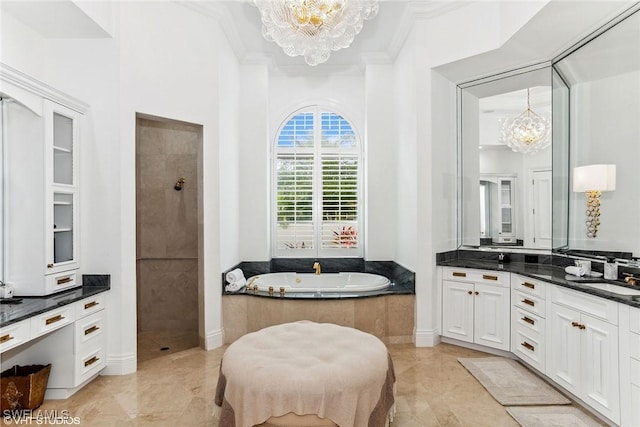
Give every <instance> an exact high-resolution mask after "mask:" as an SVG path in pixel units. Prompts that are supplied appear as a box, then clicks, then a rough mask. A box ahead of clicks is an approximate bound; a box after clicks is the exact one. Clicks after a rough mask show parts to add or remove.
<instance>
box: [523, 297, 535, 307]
mask: <svg viewBox="0 0 640 427" xmlns="http://www.w3.org/2000/svg"><path fill="white" fill-rule="evenodd" d="M522 302H523V303H525V304H527V305H530V306H531V307H535V305H536V303H535V302H533V301H531V300H530V299H526V298H525V299H523V300H522Z"/></svg>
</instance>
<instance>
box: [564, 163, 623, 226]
mask: <svg viewBox="0 0 640 427" xmlns="http://www.w3.org/2000/svg"><path fill="white" fill-rule="evenodd" d="M615 189H616V165H588V166H579V167H576V168H573V191H574V192H575V193H586V194H587V209H586V212H585V213H586V216H587V220H586V221H585V225H586V226H587V237H591V238H594V237H597V235H598V226H599V225H600V196H601V195H602V192H603V191H613V190H615Z"/></svg>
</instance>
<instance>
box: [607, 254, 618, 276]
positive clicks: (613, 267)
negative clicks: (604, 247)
mask: <svg viewBox="0 0 640 427" xmlns="http://www.w3.org/2000/svg"><path fill="white" fill-rule="evenodd" d="M604 278H605V279H608V280H616V279H618V263H617V262H616V259H615V258H614V257H608V258H607V262H605V263H604Z"/></svg>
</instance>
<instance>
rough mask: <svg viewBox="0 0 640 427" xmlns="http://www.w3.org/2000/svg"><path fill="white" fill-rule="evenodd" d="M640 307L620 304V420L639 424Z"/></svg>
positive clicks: (631, 424) (624, 424) (630, 425)
mask: <svg viewBox="0 0 640 427" xmlns="http://www.w3.org/2000/svg"><path fill="white" fill-rule="evenodd" d="M639 402H640V308H633V307H629V306H628V305H624V304H620V408H621V413H620V421H621V425H622V426H623V427H627V426H629V427H633V426H640V404H639Z"/></svg>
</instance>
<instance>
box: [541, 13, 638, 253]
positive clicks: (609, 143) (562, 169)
mask: <svg viewBox="0 0 640 427" xmlns="http://www.w3.org/2000/svg"><path fill="white" fill-rule="evenodd" d="M553 68H554V74H555V76H554V80H553V85H554V110H553V114H554V121H553V124H554V128H555V127H557V128H558V129H559V131H561V133H560V134H558V135H556V134H554V163H553V165H554V174H556V172H557V177H556V178H557V180H558V182H557V187H558V194H561V193H564V195H565V197H564V198H563V199H562V198H561V197H558V198H557V199H558V200H557V201H558V209H559V210H563V211H564V212H567V221H566V224H562V223H558V224H554V227H556V228H557V230H555V229H554V233H556V231H557V235H558V236H561V235H564V236H566V244H564V245H562V244H561V243H562V242H558V244H556V242H554V248H556V249H562V250H569V251H583V252H584V251H614V252H624V253H626V256H629V255H630V254H633V255H634V256H638V255H639V254H640V221H639V220H638V217H639V216H638V210H639V208H640V198H639V197H638V194H640V193H639V192H638V186H639V184H640V6H638V5H636V6H634V7H633V8H632V9H630V10H628V11H627V12H626V13H625V14H623V15H622V16H621V17H619V18H618V19H617V20H615V21H614V22H611V23H609V24H608V25H607V26H606V27H604V28H603V29H602V30H601V31H599V32H598V33H597V34H596V36H595V37H593V38H591V39H590V40H587V41H586V42H585V43H583V44H581V45H580V46H579V47H578V48H576V49H574V50H572V51H571V52H570V53H569V54H567V55H565V56H564V57H562V58H561V59H559V60H557V61H554V63H553ZM556 93H557V94H558V99H557V100H556V99H555V96H556ZM597 165H614V166H615V171H614V170H613V168H608V169H606V170H605V169H603V168H600V169H598V167H596V166H597ZM583 166H593V167H592V168H587V169H576V168H580V167H583ZM556 169H557V170H556ZM599 170H600V171H604V172H605V173H604V174H600V172H598V171H599ZM580 171H586V176H585V177H584V178H587V179H588V180H589V181H590V182H589V183H588V184H587V187H598V186H601V187H599V188H591V189H593V190H602V193H601V195H600V198H599V201H598V200H594V199H593V198H592V199H590V200H591V202H592V203H591V205H590V206H588V205H587V202H588V194H587V193H586V192H585V190H587V189H588V188H586V187H585V186H584V185H582V184H581V179H580V177H579V176H578V175H579V173H580ZM574 174H575V175H574ZM613 178H615V182H613ZM554 188H555V183H554ZM555 198H556V197H555V196H554V199H555ZM598 203H599V204H600V206H597V205H598ZM562 204H563V206H562ZM554 206H555V205H554ZM598 209H599V213H600V216H599V217H598V216H597V210H598ZM594 211H595V214H594Z"/></svg>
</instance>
